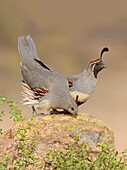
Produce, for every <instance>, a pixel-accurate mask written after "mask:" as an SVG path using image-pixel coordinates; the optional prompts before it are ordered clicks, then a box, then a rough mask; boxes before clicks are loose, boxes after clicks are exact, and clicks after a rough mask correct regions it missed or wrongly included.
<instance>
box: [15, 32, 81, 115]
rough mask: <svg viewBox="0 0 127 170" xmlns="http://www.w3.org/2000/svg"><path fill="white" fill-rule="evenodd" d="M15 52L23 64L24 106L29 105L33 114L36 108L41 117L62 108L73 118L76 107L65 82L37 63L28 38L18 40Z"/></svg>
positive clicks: (33, 47) (31, 41) (23, 37)
mask: <svg viewBox="0 0 127 170" xmlns="http://www.w3.org/2000/svg"><path fill="white" fill-rule="evenodd" d="M18 49H19V53H20V55H21V58H22V61H23V62H22V63H21V73H22V76H23V80H22V86H23V88H24V92H23V97H24V99H23V101H24V104H26V105H28V106H32V109H33V114H35V113H36V109H40V110H42V111H43V113H44V114H50V111H51V110H53V109H64V110H66V111H67V112H69V113H70V114H72V115H73V116H74V117H76V116H77V115H78V107H77V104H76V102H75V100H74V99H73V98H72V97H71V95H70V91H69V87H68V82H67V79H66V78H65V77H64V76H63V75H62V74H61V73H59V72H58V71H57V70H55V69H54V68H52V67H50V66H47V65H46V64H45V63H43V62H41V61H40V60H39V58H38V54H37V50H36V47H35V44H34V42H33V40H32V38H31V36H30V35H28V36H27V37H25V36H21V37H19V38H18Z"/></svg>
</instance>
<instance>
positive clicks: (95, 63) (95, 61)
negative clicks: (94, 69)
mask: <svg viewBox="0 0 127 170" xmlns="http://www.w3.org/2000/svg"><path fill="white" fill-rule="evenodd" d="M99 62H100V60H98V61H94V62H92V63H90V64H89V66H91V65H93V64H96V63H99Z"/></svg>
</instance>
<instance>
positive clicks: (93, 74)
mask: <svg viewBox="0 0 127 170" xmlns="http://www.w3.org/2000/svg"><path fill="white" fill-rule="evenodd" d="M108 50H109V49H108V48H107V47H105V48H104V49H103V50H102V51H101V54H100V58H98V59H95V60H92V61H91V62H90V63H89V64H88V66H87V67H86V69H85V70H84V71H83V72H82V73H80V74H78V75H71V76H69V77H67V80H68V84H69V89H70V93H71V96H72V97H73V98H74V99H75V101H77V105H78V106H79V105H81V104H83V103H84V102H86V101H87V100H88V99H89V98H90V96H91V95H92V94H93V92H94V89H95V87H96V84H97V75H98V73H99V72H100V71H101V70H102V69H103V68H106V66H105V65H104V63H103V61H102V55H103V53H104V52H108Z"/></svg>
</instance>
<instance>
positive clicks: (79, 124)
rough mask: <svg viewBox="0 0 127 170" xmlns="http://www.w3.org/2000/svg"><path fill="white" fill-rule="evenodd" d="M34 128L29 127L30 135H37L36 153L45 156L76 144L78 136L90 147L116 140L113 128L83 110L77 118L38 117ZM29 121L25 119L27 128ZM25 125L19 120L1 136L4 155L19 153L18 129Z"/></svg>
mask: <svg viewBox="0 0 127 170" xmlns="http://www.w3.org/2000/svg"><path fill="white" fill-rule="evenodd" d="M32 124H33V125H32V127H31V128H30V129H28V130H27V132H26V134H27V136H30V135H31V134H37V131H38V132H39V134H40V135H38V136H37V138H38V139H37V147H36V148H37V149H36V154H37V155H40V156H41V158H42V157H43V156H44V155H45V153H47V152H48V151H49V150H55V149H60V150H66V149H67V148H68V147H70V146H75V139H74V138H75V135H76V136H79V138H80V139H81V140H83V141H85V142H86V143H87V144H88V145H89V146H90V147H96V146H97V145H99V144H101V143H102V142H104V143H109V142H110V141H112V142H114V134H113V131H112V130H111V129H110V128H108V127H107V126H106V125H105V124H104V123H103V122H102V121H101V120H97V119H96V118H93V117H92V116H90V115H88V114H85V113H82V114H79V116H78V117H77V118H76V119H75V118H72V117H70V116H68V115H47V116H37V117H35V118H33V120H32ZM25 125H26V126H27V123H26V122H24V125H23V126H24V127H26V126H25ZM20 126H21V124H19V123H17V124H16V125H14V126H13V127H11V128H10V129H9V130H7V131H6V132H5V133H4V134H3V135H1V138H0V155H1V154H2V153H3V152H4V151H7V152H8V153H10V154H11V155H12V154H13V155H14V154H16V152H18V151H17V144H18V139H17V138H16V137H15V136H14V133H15V132H16V131H17V128H18V127H20Z"/></svg>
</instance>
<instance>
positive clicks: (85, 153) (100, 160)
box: [0, 97, 127, 170]
mask: <svg viewBox="0 0 127 170" xmlns="http://www.w3.org/2000/svg"><path fill="white" fill-rule="evenodd" d="M3 103H7V104H8V105H9V107H10V112H9V113H10V115H11V116H10V118H11V119H12V120H13V121H14V122H15V123H19V126H17V129H15V133H14V134H13V135H14V138H15V139H16V141H17V142H16V145H17V146H16V148H17V150H18V153H17V154H16V155H13V154H11V153H9V152H7V151H5V152H4V153H3V154H2V155H0V170H6V169H9V168H10V169H12V170H19V169H21V170H25V169H42V168H44V169H49V168H52V169H63V170H64V169H69V170H71V169H73V170H75V169H76V170H77V169H86V170H87V169H88V170H92V169H95V170H99V169H102V170H110V169H111V170H116V169H121V170H125V169H127V155H126V154H127V150H124V151H123V152H122V153H118V152H117V151H116V149H115V146H114V145H113V144H112V143H111V144H109V145H104V144H101V145H100V146H98V147H97V148H96V149H95V151H93V150H91V149H90V147H89V146H88V145H87V144H85V143H83V142H81V141H80V140H79V137H77V136H76V135H75V146H74V147H73V146H71V147H70V148H69V149H67V150H65V151H63V150H55V151H49V152H48V153H47V154H46V156H45V159H44V160H41V158H38V157H37V156H36V154H35V151H36V147H37V139H38V136H39V135H40V134H39V132H34V126H35V125H34V124H33V118H32V119H31V120H30V121H26V120H25V118H24V117H23V116H22V114H21V110H20V109H18V108H17V102H14V101H13V100H9V99H8V98H2V97H0V104H1V106H2V105H3ZM3 116H4V111H1V113H0V121H2V117H3ZM24 121H26V122H25V123H24ZM31 128H32V130H33V132H31V133H29V132H30V129H31ZM0 132H1V133H2V129H1V130H0Z"/></svg>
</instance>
